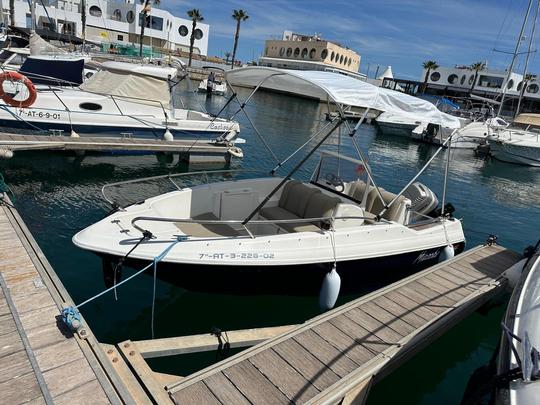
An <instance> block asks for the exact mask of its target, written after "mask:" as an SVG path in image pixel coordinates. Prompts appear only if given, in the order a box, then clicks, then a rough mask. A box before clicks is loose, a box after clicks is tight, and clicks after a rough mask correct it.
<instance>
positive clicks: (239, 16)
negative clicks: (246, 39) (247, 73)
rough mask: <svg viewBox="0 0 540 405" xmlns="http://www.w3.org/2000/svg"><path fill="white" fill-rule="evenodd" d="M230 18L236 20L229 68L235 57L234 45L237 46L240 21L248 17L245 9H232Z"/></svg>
mask: <svg viewBox="0 0 540 405" xmlns="http://www.w3.org/2000/svg"><path fill="white" fill-rule="evenodd" d="M232 18H234V19H235V20H236V33H235V34H234V47H233V51H232V60H231V69H234V59H235V58H236V47H237V46H238V37H239V36H240V23H241V22H242V21H246V20H247V19H248V18H249V15H248V14H247V11H245V10H233V13H232Z"/></svg>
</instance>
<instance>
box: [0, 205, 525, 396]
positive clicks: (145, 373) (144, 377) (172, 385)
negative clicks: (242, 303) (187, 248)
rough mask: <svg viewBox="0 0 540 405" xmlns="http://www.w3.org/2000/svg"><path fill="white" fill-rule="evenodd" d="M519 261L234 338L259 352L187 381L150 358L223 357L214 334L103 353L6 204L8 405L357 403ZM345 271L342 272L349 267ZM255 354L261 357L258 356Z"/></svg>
mask: <svg viewBox="0 0 540 405" xmlns="http://www.w3.org/2000/svg"><path fill="white" fill-rule="evenodd" d="M519 259H520V257H519V255H518V254H517V253H514V252H512V251H510V250H507V249H504V248H502V247H500V246H497V245H494V246H479V247H476V248H474V249H472V250H469V251H468V252H465V253H463V254H461V255H459V256H457V257H455V258H454V259H452V260H449V261H447V262H444V263H441V264H438V265H436V266H433V267H431V268H429V269H426V270H424V271H422V272H419V273H417V274H414V275H412V276H410V277H407V278H405V279H403V280H400V281H398V282H396V283H394V284H392V285H389V286H387V287H385V288H382V289H380V290H378V291H375V292H373V293H370V294H368V295H365V296H363V297H361V298H359V299H357V300H354V301H352V302H349V303H347V304H345V305H343V306H341V307H339V308H336V309H334V310H332V311H329V312H327V313H324V314H322V315H320V316H318V317H316V318H313V319H310V320H308V321H306V322H305V323H303V324H301V325H286V326H278V327H271V328H259V329H252V330H243V331H227V335H228V338H229V342H230V344H231V347H246V346H252V347H251V348H248V349H246V350H244V351H243V352H241V353H239V354H237V355H235V356H232V357H230V358H228V359H225V360H224V361H221V362H219V363H216V364H214V365H212V366H210V367H208V368H206V369H204V370H201V371H199V372H196V373H194V374H192V375H190V376H187V377H181V376H175V375H168V374H162V373H158V372H155V371H153V370H152V369H151V368H150V366H149V365H148V363H147V362H146V361H145V359H146V358H151V357H158V356H168V355H179V354H184V353H193V352H200V351H210V350H216V349H217V347H218V340H217V338H216V337H215V336H212V335H210V334H204V335H196V336H181V337H171V338H166V339H155V340H146V341H129V340H128V341H125V342H120V343H118V344H116V345H108V344H100V343H99V342H98V341H97V339H96V337H95V336H94V335H93V334H92V331H91V329H90V327H89V326H88V325H87V324H86V322H85V321H84V319H83V328H82V329H80V330H79V331H78V332H77V333H76V334H72V333H71V332H70V331H69V330H67V329H66V328H65V326H64V324H63V323H62V321H61V320H60V319H59V315H60V310H61V308H62V306H63V305H64V304H68V305H72V304H73V303H72V300H71V298H70V297H69V294H68V293H67V291H66V290H65V288H64V287H63V285H62V283H61V282H60V280H59V279H58V277H57V276H56V274H55V272H54V270H53V269H52V268H51V266H50V264H49V263H48V261H47V259H46V258H45V256H44V255H43V252H42V251H41V250H40V249H39V246H38V245H37V243H36V242H35V240H34V239H33V238H32V235H31V234H30V232H29V231H28V229H27V228H26V225H25V224H24V222H23V221H22V219H21V218H20V216H19V214H18V213H17V211H16V210H15V209H14V208H13V207H12V206H11V203H10V201H9V200H6V201H5V203H4V204H0V286H1V288H0V392H1V393H2V395H0V403H6V404H19V403H47V404H52V403H60V404H61V403H68V402H69V403H85V402H86V403H92V404H100V403H113V404H152V403H159V404H162V403H176V404H195V403H196V404H199V403H200V404H207V403H208V404H228V403H235V404H236V403H238V404H243V403H291V402H294V403H306V402H307V403H317V404H318V403H337V402H339V401H343V402H342V403H346V404H349V403H352V402H356V401H361V400H362V399H364V398H365V396H366V395H367V394H368V392H369V388H370V386H371V385H372V384H373V383H376V382H377V381H378V380H380V379H381V378H383V377H384V376H386V375H387V374H389V373H390V372H392V371H393V370H395V369H396V368H397V367H399V366H400V365H401V364H402V363H403V362H404V361H406V360H407V359H408V358H410V357H411V356H413V355H414V354H415V353H416V352H418V351H419V350H421V349H422V348H423V347H424V346H425V345H427V344H429V343H431V342H432V341H433V340H434V339H435V338H437V337H438V336H440V335H441V334H442V333H444V332H445V331H446V330H448V329H449V328H450V327H452V326H453V325H455V324H456V323H457V322H459V321H460V320H461V319H462V318H464V317H465V316H467V315H469V314H470V313H471V312H472V311H474V310H475V309H477V308H478V307H479V306H480V305H482V304H483V303H484V302H486V301H487V300H489V299H490V298H491V297H493V296H494V295H495V294H496V293H498V292H499V291H500V290H501V289H502V287H503V286H504V285H505V282H506V279H505V278H504V277H503V276H502V273H503V271H504V270H506V269H507V268H508V267H510V266H511V265H512V264H514V263H515V262H517V261H518V260H519ZM338 270H339V266H338ZM253 345H254V346H253Z"/></svg>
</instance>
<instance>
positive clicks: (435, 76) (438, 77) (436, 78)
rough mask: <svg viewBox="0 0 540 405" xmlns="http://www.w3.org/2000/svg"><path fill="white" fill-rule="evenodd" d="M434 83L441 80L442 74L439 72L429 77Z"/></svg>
mask: <svg viewBox="0 0 540 405" xmlns="http://www.w3.org/2000/svg"><path fill="white" fill-rule="evenodd" d="M429 78H430V79H431V81H432V82H438V81H439V79H440V78H441V74H440V73H439V72H433V73H432V74H431V76H429Z"/></svg>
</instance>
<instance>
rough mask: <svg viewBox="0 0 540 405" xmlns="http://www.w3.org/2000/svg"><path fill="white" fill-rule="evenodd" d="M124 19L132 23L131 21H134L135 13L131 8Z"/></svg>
mask: <svg viewBox="0 0 540 405" xmlns="http://www.w3.org/2000/svg"><path fill="white" fill-rule="evenodd" d="M126 21H127V22H128V23H130V24H131V23H132V22H133V21H135V13H134V12H133V11H132V10H129V11H128V12H127V14H126Z"/></svg>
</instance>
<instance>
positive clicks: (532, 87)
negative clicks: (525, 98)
mask: <svg viewBox="0 0 540 405" xmlns="http://www.w3.org/2000/svg"><path fill="white" fill-rule="evenodd" d="M527 93H533V94H535V93H538V85H537V84H536V83H533V84H529V86H527Z"/></svg>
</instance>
